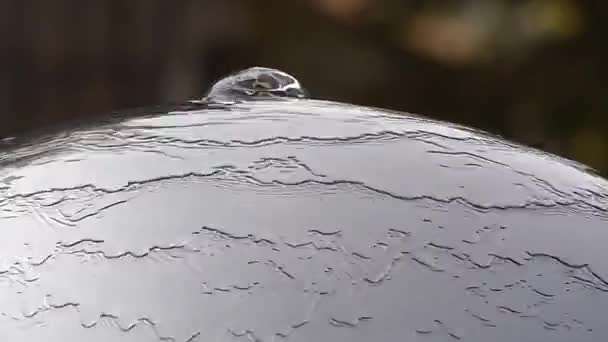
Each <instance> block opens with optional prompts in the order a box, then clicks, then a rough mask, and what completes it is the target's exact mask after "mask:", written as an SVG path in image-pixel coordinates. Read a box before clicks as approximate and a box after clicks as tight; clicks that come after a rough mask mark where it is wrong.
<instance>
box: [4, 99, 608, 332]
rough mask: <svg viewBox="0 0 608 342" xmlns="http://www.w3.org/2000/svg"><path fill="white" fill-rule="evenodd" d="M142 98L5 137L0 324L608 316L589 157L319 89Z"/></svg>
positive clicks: (129, 325)
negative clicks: (311, 94)
mask: <svg viewBox="0 0 608 342" xmlns="http://www.w3.org/2000/svg"><path fill="white" fill-rule="evenodd" d="M157 110H158V109H157ZM122 114H124V113H122ZM141 114H146V113H145V112H142V111H139V112H138V114H137V115H129V114H128V113H127V114H125V115H121V116H120V118H119V117H118V116H116V117H115V118H114V119H112V120H110V121H107V120H106V121H102V122H97V123H90V124H88V125H80V126H78V127H74V128H65V129H62V130H61V132H58V131H54V132H48V134H46V135H44V138H40V139H37V138H38V137H41V136H42V134H41V135H40V136H37V137H34V138H35V139H33V140H30V141H25V140H22V141H19V139H16V140H15V141H11V142H8V143H5V146H4V148H3V150H2V152H0V163H1V165H2V166H1V168H0V229H1V230H0V232H1V234H2V239H0V303H2V305H1V306H0V312H1V315H0V338H2V340H8V341H13V340H15V341H17V340H18V341H37V340H40V339H45V338H46V339H47V340H48V338H51V339H50V340H54V339H53V338H55V339H56V340H60V339H61V340H64V341H80V340H84V339H90V340H93V341H96V340H99V341H107V340H112V341H114V340H116V341H149V340H172V341H206V340H240V339H242V340H244V341H247V340H261V341H273V340H274V341H278V340H289V341H310V340H332V341H369V340H370V339H373V340H378V341H384V340H386V341H389V340H396V339H397V338H400V339H403V338H405V339H409V340H414V341H416V340H432V341H451V340H460V339H462V340H467V341H488V340H492V341H512V340H526V341H571V340H577V341H597V340H602V339H605V338H606V337H608V331H607V328H606V325H605V324H604V323H605V318H604V317H605V314H606V309H605V308H606V307H608V306H607V305H608V282H607V280H608V262H607V261H606V258H605V250H606V248H605V245H606V241H608V215H607V211H608V182H607V181H606V180H605V179H603V178H601V177H599V176H598V175H596V174H594V173H592V172H590V171H589V170H587V169H586V168H585V167H584V166H581V165H579V164H577V163H575V162H572V161H569V160H566V159H563V158H559V157H557V156H554V155H551V154H548V153H544V152H541V151H538V150H535V149H531V148H526V147H523V146H520V145H518V144H514V143H511V142H508V141H505V140H502V139H500V138H498V137H495V136H492V135H489V134H486V133H484V132H480V131H476V130H473V129H470V128H467V127H463V126H459V125H454V124H450V123H446V122H439V121H436V120H431V119H428V118H425V117H422V116H416V115H410V114H404V113H399V112H394V111H388V110H382V109H378V108H369V107H360V106H354V105H349V104H341V103H335V102H328V101H318V100H292V99H289V100H285V101H263V100H262V101H254V102H243V103H235V104H232V105H222V104H211V105H209V104H198V105H197V104H188V105H184V106H176V107H174V108H172V110H170V111H169V110H166V111H162V110H158V112H156V113H151V114H148V115H141ZM34 142H35V143H34Z"/></svg>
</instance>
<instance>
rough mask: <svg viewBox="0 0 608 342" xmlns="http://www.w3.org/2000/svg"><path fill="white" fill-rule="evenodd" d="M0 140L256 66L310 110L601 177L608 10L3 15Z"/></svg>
mask: <svg viewBox="0 0 608 342" xmlns="http://www.w3.org/2000/svg"><path fill="white" fill-rule="evenodd" d="M0 22H2V24H3V25H2V29H1V30H0V42H1V43H2V45H1V46H2V48H3V53H2V57H0V58H2V59H3V60H2V63H0V76H1V77H0V115H1V119H2V125H0V136H8V135H14V134H20V132H23V131H25V130H29V129H32V128H35V127H39V126H43V125H47V124H49V123H54V122H58V121H62V120H66V119H68V118H70V117H75V116H84V115H95V113H101V112H106V111H110V110H117V109H121V108H128V107H133V106H145V105H153V104H162V103H164V102H168V101H179V100H184V99H191V98H196V97H200V96H201V95H202V94H203V93H204V91H205V90H206V89H207V87H208V86H209V85H210V84H211V83H212V82H213V81H214V80H216V79H218V78H220V77H222V76H223V75H225V74H227V73H230V72H232V71H235V70H238V69H241V68H244V67H249V66H254V65H259V66H267V67H274V68H278V69H282V70H284V71H286V72H288V73H291V74H293V75H295V76H296V77H297V78H299V79H300V81H301V82H302V83H303V84H304V86H305V87H306V88H307V89H308V90H309V91H310V93H311V94H312V95H313V97H317V98H323V99H332V100H338V101H346V102H351V103H356V104H362V105H371V106H379V107H385V108H392V109H398V110H403V111H408V112H415V113H420V114H424V115H427V116H431V117H435V118H439V119H443V120H449V121H454V122H458V123H463V124H467V125H470V126H474V127H477V128H481V129H484V130H488V131H491V132H494V133H496V134H500V135H502V136H504V137H506V138H509V139H512V140H515V141H518V142H521V143H524V144H527V145H530V146H534V147H538V148H541V149H543V150H546V151H549V152H553V153H557V154H560V155H562V156H565V157H568V158H571V159H576V160H578V161H581V162H583V163H585V164H587V165H589V166H591V167H594V168H596V169H597V170H599V171H600V172H601V173H602V174H604V175H607V174H608V115H607V114H608V113H607V111H608V96H607V95H608V94H607V91H608V63H606V61H608V44H605V41H606V38H605V35H604V32H607V29H608V2H606V1H602V0H597V1H592V0H589V1H577V0H483V1H473V0H468V1H465V0H463V1H445V0H435V1H431V0H429V1H421V0H420V1H415V0H411V1H407V0H289V1H285V0H266V1H250V0H181V1H163V0H129V1H124V0H106V1H94V2H83V1H79V0H56V1H45V0H31V1H21V2H18V1H5V2H2V3H0Z"/></svg>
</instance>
